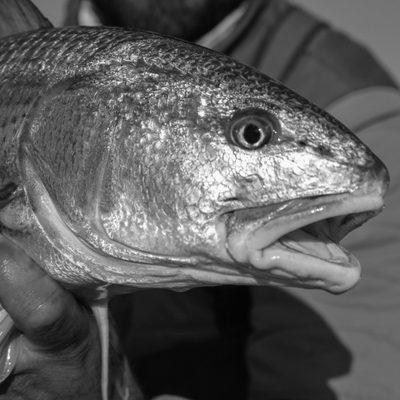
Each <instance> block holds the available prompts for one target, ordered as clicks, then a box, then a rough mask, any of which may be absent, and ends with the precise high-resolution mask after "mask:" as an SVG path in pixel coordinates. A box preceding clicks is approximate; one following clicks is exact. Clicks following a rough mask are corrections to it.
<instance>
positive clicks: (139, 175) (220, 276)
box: [0, 0, 389, 399]
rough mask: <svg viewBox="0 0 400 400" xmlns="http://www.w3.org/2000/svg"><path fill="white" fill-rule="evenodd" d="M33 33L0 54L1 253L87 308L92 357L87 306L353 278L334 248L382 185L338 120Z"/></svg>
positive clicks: (144, 54) (104, 40) (256, 88)
mask: <svg viewBox="0 0 400 400" xmlns="http://www.w3.org/2000/svg"><path fill="white" fill-rule="evenodd" d="M1 2H2V0H0V3H1ZM18 4H28V7H29V2H26V0H24V1H22V0H21V1H19V2H18ZM35 15H36V16H37V15H38V14H37V13H36V14H35ZM0 17H1V16H0ZM0 19H1V18H0ZM39 19H40V18H39ZM29 26H30V25H29ZM40 27H41V29H38V30H33V31H30V32H25V33H20V34H15V35H12V36H9V37H5V38H2V39H1V40H0V111H1V112H0V143H1V146H0V233H1V239H2V240H6V241H7V242H8V243H9V244H10V245H12V246H15V247H17V248H18V249H21V250H23V251H24V252H25V253H26V254H27V255H28V256H29V257H31V258H32V259H33V260H35V261H36V262H37V263H38V264H39V265H40V266H41V267H42V268H44V269H45V270H46V271H47V273H48V274H49V275H51V276H52V277H53V278H54V279H56V280H57V281H59V282H60V283H61V284H63V285H64V286H65V287H67V288H69V289H71V290H73V291H74V292H75V293H76V294H77V295H78V296H79V297H80V298H81V299H82V300H83V301H86V302H87V303H89V304H91V305H92V306H93V310H94V312H95V314H96V315H97V316H98V320H99V321H100V327H101V329H102V332H103V334H102V340H103V349H105V348H106V344H105V343H106V342H107V327H106V325H107V324H106V316H105V314H104V312H102V311H100V312H99V311H98V310H101V309H102V307H101V306H99V304H104V302H105V301H106V299H107V298H108V297H109V296H111V295H114V294H118V293H122V292H127V291H132V290H134V289H135V288H146V287H167V288H171V289H175V290H183V289H188V288H191V287H194V286H201V285H218V284H249V285H286V286H301V287H309V288H322V289H325V290H328V291H332V292H336V293H337V292H342V291H345V290H348V289H349V288H351V287H352V286H353V285H354V284H355V283H356V282H357V281H358V279H359V275H360V265H359V263H358V262H357V260H356V259H355V257H354V256H353V255H351V254H350V253H348V252H347V251H346V250H345V249H343V248H341V246H340V245H339V244H338V242H339V240H340V239H341V238H342V237H343V236H345V235H346V234H347V233H348V232H349V231H351V230H352V229H354V228H355V227H357V226H358V225H360V224H362V223H363V222H365V221H366V220H367V219H369V218H370V217H371V216H373V215H375V214H376V213H377V212H379V211H380V210H381V208H382V206H383V196H384V194H385V192H386V190H387V185H388V181H389V177H388V172H387V170H386V168H385V167H384V165H383V164H382V162H381V161H380V160H379V159H378V158H377V157H376V156H375V155H374V154H373V153H372V152H371V150H370V149H368V148H367V147H366V146H365V145H364V144H363V143H362V142H361V141H360V140H359V139H358V138H357V137H355V136H354V135H353V134H352V133H351V132H350V131H349V130H348V129H347V128H346V127H345V126H343V125H342V124H341V123H340V122H339V121H337V120H335V119H334V118H333V117H331V116H330V115H328V114H327V113H325V112H324V111H322V110H320V109H319V108H317V107H316V106H314V105H313V104H311V103H310V102H308V101H307V100H305V99H304V98H302V97H301V96H299V95H297V94H296V93H294V92H292V91H291V90H289V89H287V88H285V87H284V86H283V85H281V84H280V83H278V82H276V81H274V80H272V79H270V78H268V77H266V76H265V75H262V74H260V73H259V72H257V71H256V70H254V69H252V68H250V67H248V66H245V65H242V64H240V63H238V62H236V61H234V60H233V59H231V58H229V57H226V56H224V55H222V54H219V53H216V52H213V51H210V50H207V49H205V48H202V47H199V46H195V45H193V44H189V43H186V42H183V41H180V40H176V39H173V38H170V37H165V36H159V35H156V34H152V33H141V32H133V31H127V30H123V29H118V28H88V27H86V28H85V27H79V28H78V27H72V28H63V29H55V28H51V27H48V25H47V24H45V25H43V26H40ZM2 315H3V316H1V315H0V317H1V318H0V320H2V321H3V322H4V321H6V322H7V327H8V328H7V329H10V328H9V327H10V326H11V325H10V323H9V322H10V321H9V320H7V315H6V314H4V313H3V314H2ZM4 315H5V316H4ZM2 321H0V328H2V327H4V326H5V325H6V324H5V323H3V322H2ZM2 337H3V344H2V343H0V345H4V340H5V339H4V338H6V337H7V336H6V335H4V334H3V336H2ZM10 346H11V345H10ZM2 348H4V346H3V347H2ZM2 352H4V351H3V350H2V351H0V353H2ZM11 353H12V351H8V353H7V354H11ZM14 353H15V352H14ZM0 356H1V354H0ZM0 358H1V357H0ZM107 359H108V358H107V353H106V351H104V352H103V361H104V360H107ZM6 361H7V366H6V367H4V368H3V369H4V370H5V372H3V376H6V375H7V374H8V373H10V371H11V370H12V364H13V363H12V362H11V361H10V358H8V359H7V360H6ZM14 361H15V360H14ZM0 363H1V359H0ZM104 363H105V364H106V361H104ZM103 377H104V381H103V397H104V399H105V398H106V393H107V383H104V382H106V377H107V369H106V368H105V367H104V366H103Z"/></svg>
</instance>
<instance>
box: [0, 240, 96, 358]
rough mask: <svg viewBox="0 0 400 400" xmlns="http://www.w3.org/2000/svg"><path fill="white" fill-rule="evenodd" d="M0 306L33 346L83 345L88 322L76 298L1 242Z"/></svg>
mask: <svg viewBox="0 0 400 400" xmlns="http://www.w3.org/2000/svg"><path fill="white" fill-rule="evenodd" d="M0 303H1V304H2V306H3V307H4V309H5V310H6V311H7V312H8V314H9V315H10V317H11V318H12V319H13V321H14V322H15V325H16V326H17V328H18V329H19V330H21V331H22V332H23V333H24V335H25V336H26V337H27V338H28V339H30V340H31V341H32V342H33V343H34V344H36V345H39V346H41V347H44V348H46V349H50V350H53V351H56V350H61V349H65V348H66V347H70V346H71V345H76V344H79V343H82V342H83V341H84V340H85V338H86V336H87V335H88V332H89V329H90V328H89V320H88V318H87V313H86V310H84V309H83V308H82V307H81V306H80V305H79V304H78V302H77V301H76V300H75V298H74V297H73V296H72V294H70V293H69V292H67V291H66V290H65V289H63V288H62V287H61V286H60V285H59V284H58V283H57V282H55V281H54V280H53V279H52V278H50V277H49V276H48V275H47V274H46V273H45V271H44V270H43V269H41V268H40V267H39V266H38V265H37V264H36V263H35V262H33V261H32V260H31V259H30V258H29V257H28V256H27V255H26V254H25V253H24V252H23V251H22V250H19V249H17V248H16V247H15V246H14V245H12V244H11V243H9V242H7V241H5V240H4V239H1V240H0Z"/></svg>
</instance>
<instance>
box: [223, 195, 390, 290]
mask: <svg viewBox="0 0 400 400" xmlns="http://www.w3.org/2000/svg"><path fill="white" fill-rule="evenodd" d="M382 207H383V199H382V193H381V192H379V191H372V192H368V193H366V192H365V190H358V191H355V192H352V193H341V194H334V195H326V196H320V197H316V198H305V199H301V198H300V199H296V200H291V201H288V202H283V203H280V204H276V205H272V206H267V207H265V211H266V212H267V214H266V215H265V216H264V217H262V218H259V220H257V221H251V222H249V224H248V225H247V226H246V224H244V226H242V229H239V230H236V231H235V230H234V231H233V232H229V229H225V232H224V234H225V235H226V236H225V240H226V241H225V244H226V250H227V253H228V255H229V256H230V257H231V258H232V259H233V260H234V261H235V262H238V263H241V264H243V265H246V266H247V267H248V268H249V269H251V270H253V271H254V274H255V275H257V276H259V277H260V278H262V275H263V273H265V275H266V278H267V277H268V276H269V277H271V278H275V279H281V280H282V282H284V283H285V282H286V285H287V286H301V287H308V288H321V289H325V290H327V291H330V292H333V293H341V292H344V291H346V290H349V289H350V288H351V287H353V286H354V285H355V284H356V283H357V282H358V280H359V278H360V272H361V267H360V264H359V262H358V260H357V259H356V258H355V257H354V256H353V255H352V254H350V253H349V252H348V251H346V250H345V249H343V248H342V247H341V246H340V245H339V244H338V242H339V240H340V239H342V238H343V237H344V236H345V235H346V234H347V233H348V232H349V231H351V230H353V229H354V228H355V227H356V226H359V225H361V224H362V223H363V222H365V221H366V220H367V219H369V218H371V217H372V216H373V215H375V214H376V213H378V212H379V211H380V210H381V209H382ZM261 209H262V207H261ZM238 211H239V212H243V210H238ZM236 212H237V211H233V212H232V213H229V215H228V216H226V220H225V226H226V225H227V224H228V225H229V224H231V225H232V224H233V225H234V220H235V218H236V216H235V213H236ZM346 218H347V221H348V222H347V224H345V223H344V222H345V221H346ZM335 225H336V226H335ZM304 228H305V229H304Z"/></svg>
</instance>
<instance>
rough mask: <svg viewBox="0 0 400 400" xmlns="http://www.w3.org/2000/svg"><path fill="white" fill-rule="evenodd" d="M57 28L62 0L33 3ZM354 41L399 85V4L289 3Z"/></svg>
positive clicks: (365, 0)
mask: <svg viewBox="0 0 400 400" xmlns="http://www.w3.org/2000/svg"><path fill="white" fill-rule="evenodd" d="M33 2H34V3H35V4H36V5H37V6H38V7H39V8H40V10H41V11H43V12H44V14H45V15H46V16H47V17H48V18H49V19H50V20H51V22H52V23H53V24H54V25H56V26H59V25H61V24H62V21H63V18H64V15H65V12H64V10H65V7H66V0H56V1H54V0H33ZM292 2H293V3H297V4H299V5H301V6H303V7H304V8H306V9H308V10H309V11H311V12H312V13H314V14H316V15H319V16H320V17H322V18H323V19H325V20H327V21H329V22H331V23H332V24H334V25H335V26H336V27H337V28H340V29H341V30H343V31H344V32H347V33H348V34H350V35H351V36H352V37H353V38H355V39H358V40H359V41H361V42H362V43H364V44H365V45H367V46H368V47H369V48H370V49H372V50H373V51H374V53H375V54H376V55H378V57H379V59H380V60H381V61H382V62H383V64H385V66H386V67H387V68H388V70H389V71H390V72H392V74H393V75H394V77H395V78H396V79H397V81H398V82H400V43H399V41H400V24H399V16H400V1H399V0H384V1H382V2H381V1H376V0H335V1H331V0H292Z"/></svg>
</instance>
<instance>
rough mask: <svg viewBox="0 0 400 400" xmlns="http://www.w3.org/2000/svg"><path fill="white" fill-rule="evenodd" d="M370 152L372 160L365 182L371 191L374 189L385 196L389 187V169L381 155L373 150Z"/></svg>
mask: <svg viewBox="0 0 400 400" xmlns="http://www.w3.org/2000/svg"><path fill="white" fill-rule="evenodd" d="M369 153H370V154H369V157H370V162H369V166H368V174H367V176H366V178H365V183H366V184H367V186H368V189H369V190H370V191H371V192H372V191H373V192H375V193H377V194H378V195H379V196H381V197H382V198H383V197H384V196H385V194H386V192H387V191H388V188H389V182H390V176H389V171H388V169H387V168H386V166H385V164H384V163H383V162H382V161H381V160H380V158H379V157H377V156H376V155H375V154H374V153H372V152H371V151H369Z"/></svg>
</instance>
